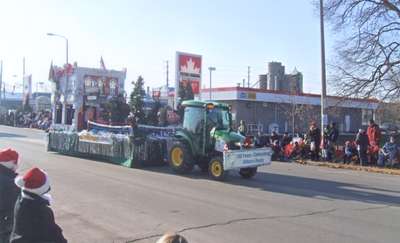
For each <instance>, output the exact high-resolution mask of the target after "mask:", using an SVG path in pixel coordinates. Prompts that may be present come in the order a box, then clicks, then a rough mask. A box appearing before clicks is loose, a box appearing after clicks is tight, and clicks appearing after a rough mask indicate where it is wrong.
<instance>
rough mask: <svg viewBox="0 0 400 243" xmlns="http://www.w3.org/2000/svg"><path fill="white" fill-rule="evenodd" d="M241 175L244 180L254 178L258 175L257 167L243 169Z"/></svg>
mask: <svg viewBox="0 0 400 243" xmlns="http://www.w3.org/2000/svg"><path fill="white" fill-rule="evenodd" d="M239 174H240V175H241V176H242V177H243V178H244V179H250V178H253V177H254V176H255V175H256V174H257V167H253V168H242V169H240V171H239Z"/></svg>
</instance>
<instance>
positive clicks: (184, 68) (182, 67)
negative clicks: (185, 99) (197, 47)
mask: <svg viewBox="0 0 400 243" xmlns="http://www.w3.org/2000/svg"><path fill="white" fill-rule="evenodd" d="M201 61H202V58H201V56H200V55H195V54H189V53H183V52H177V53H176V79H177V80H176V83H175V91H176V92H175V93H176V94H177V93H178V89H179V84H180V83H183V84H184V85H187V84H190V85H191V86H192V90H193V94H195V95H198V94H199V93H200V86H201V69H202V66H201Z"/></svg>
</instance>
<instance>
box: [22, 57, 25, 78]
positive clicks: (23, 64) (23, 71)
mask: <svg viewBox="0 0 400 243" xmlns="http://www.w3.org/2000/svg"><path fill="white" fill-rule="evenodd" d="M24 77H25V57H23V58H22V78H24Z"/></svg>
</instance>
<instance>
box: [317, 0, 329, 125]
mask: <svg viewBox="0 0 400 243" xmlns="http://www.w3.org/2000/svg"><path fill="white" fill-rule="evenodd" d="M319 5H320V6H319V8H320V28H321V30H320V32H321V131H323V129H324V127H325V125H326V124H325V122H326V120H327V117H326V113H325V106H326V65H325V33H324V32H325V30H324V2H323V0H320V1H319Z"/></svg>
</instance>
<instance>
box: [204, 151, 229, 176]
mask: <svg viewBox="0 0 400 243" xmlns="http://www.w3.org/2000/svg"><path fill="white" fill-rule="evenodd" d="M208 174H209V175H210V177H211V178H212V179H214V180H217V181H223V180H224V179H225V176H226V174H227V172H226V171H225V170H224V160H223V158H222V157H221V156H216V157H213V158H212V159H211V160H210V162H209V164H208Z"/></svg>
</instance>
